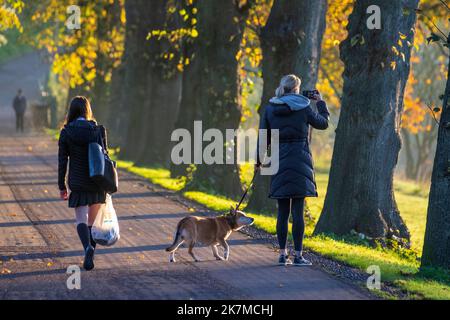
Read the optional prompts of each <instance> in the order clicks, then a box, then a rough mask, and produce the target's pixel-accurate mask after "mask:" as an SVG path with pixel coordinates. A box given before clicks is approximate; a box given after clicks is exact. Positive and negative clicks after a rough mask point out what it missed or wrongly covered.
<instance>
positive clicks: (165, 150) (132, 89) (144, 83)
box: [122, 0, 181, 166]
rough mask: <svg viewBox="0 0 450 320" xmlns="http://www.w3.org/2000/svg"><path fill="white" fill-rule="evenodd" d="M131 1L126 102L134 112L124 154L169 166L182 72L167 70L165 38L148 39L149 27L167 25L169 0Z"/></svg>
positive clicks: (127, 156)
mask: <svg viewBox="0 0 450 320" xmlns="http://www.w3.org/2000/svg"><path fill="white" fill-rule="evenodd" d="M126 4H127V17H128V16H129V19H128V18H127V27H128V32H127V37H128V39H127V41H126V46H129V47H127V49H126V57H125V61H124V72H125V83H124V86H125V88H126V89H125V90H124V93H125V95H124V97H123V98H122V106H123V107H128V108H129V113H130V115H129V119H128V121H129V125H128V126H127V130H126V132H127V133H126V138H125V141H124V143H123V154H122V156H123V157H124V158H125V159H130V160H135V161H137V162H138V163H140V164H146V165H164V166H167V165H168V160H169V154H170V149H169V147H170V144H169V141H170V133H171V131H172V129H173V124H174V122H175V119H176V113H177V110H178V106H179V96H180V89H181V87H180V82H179V78H178V75H177V74H175V73H174V74H173V75H172V76H168V75H167V73H166V72H165V66H164V65H165V64H166V63H167V61H164V60H163V59H162V58H161V54H162V53H164V50H165V49H166V48H165V44H164V43H163V41H162V40H158V39H150V40H147V34H148V32H149V31H151V30H161V29H164V28H165V27H166V25H165V23H166V16H167V14H166V5H167V2H166V1H164V0H154V1H144V0H140V1H135V2H126ZM128 23H129V24H128Z"/></svg>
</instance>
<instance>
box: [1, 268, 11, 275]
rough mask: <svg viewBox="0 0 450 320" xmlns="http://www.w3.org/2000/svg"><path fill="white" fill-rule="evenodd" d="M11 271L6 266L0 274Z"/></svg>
mask: <svg viewBox="0 0 450 320" xmlns="http://www.w3.org/2000/svg"><path fill="white" fill-rule="evenodd" d="M11 272H12V271H11V270H9V269H7V268H3V269H2V272H1V274H10V273H11Z"/></svg>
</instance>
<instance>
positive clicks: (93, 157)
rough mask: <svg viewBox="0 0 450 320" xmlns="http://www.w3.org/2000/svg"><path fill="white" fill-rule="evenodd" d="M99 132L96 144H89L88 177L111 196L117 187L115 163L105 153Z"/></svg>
mask: <svg viewBox="0 0 450 320" xmlns="http://www.w3.org/2000/svg"><path fill="white" fill-rule="evenodd" d="M101 132H102V131H101V130H99V134H98V136H97V137H98V139H97V141H96V142H91V143H89V177H90V178H91V179H92V180H93V181H94V182H95V183H96V184H97V185H98V186H99V187H100V188H101V189H102V190H103V191H105V192H107V193H109V194H112V193H115V192H117V189H118V187H119V179H118V175H117V168H116V162H115V161H113V160H111V159H110V158H109V156H108V154H107V153H106V149H105V146H104V144H103V137H102V134H101ZM98 141H100V143H98Z"/></svg>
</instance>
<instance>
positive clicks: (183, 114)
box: [177, 0, 251, 198]
mask: <svg viewBox="0 0 450 320" xmlns="http://www.w3.org/2000/svg"><path fill="white" fill-rule="evenodd" d="M250 2H251V1H249V2H246V3H244V4H243V6H242V2H241V1H235V0H224V1H199V2H198V33H199V36H198V38H197V39H196V40H195V46H194V52H195V57H194V61H193V65H191V66H189V68H188V69H187V70H186V71H185V73H184V75H183V76H184V81H183V95H182V102H181V105H182V108H181V109H180V115H179V117H178V118H179V121H178V122H177V128H186V129H188V130H191V133H192V132H193V131H192V126H193V121H194V120H201V121H202V122H203V131H205V130H207V129H209V128H215V129H218V130H219V131H220V132H221V133H222V134H223V137H224V138H225V130H226V129H237V128H238V127H239V123H240V119H241V110H240V106H239V90H238V61H237V60H236V55H237V53H238V51H239V49H240V44H241V40H242V34H243V28H244V27H245V22H246V17H247V15H248V10H249V8H248V6H249V4H250ZM186 81H188V82H189V84H187V86H186V87H185V86H184V84H186ZM224 140H225V139H224ZM205 145H206V144H205ZM205 145H204V146H205ZM223 150H224V154H225V150H226V143H225V141H224V144H223ZM187 188H188V189H201V190H215V192H217V193H219V194H223V195H227V196H230V197H232V198H235V197H237V196H238V195H240V193H241V187H240V180H239V173H238V166H237V164H236V163H235V164H212V165H207V164H204V163H203V164H197V166H196V171H195V173H194V175H193V179H192V181H190V183H189V184H188V186H187Z"/></svg>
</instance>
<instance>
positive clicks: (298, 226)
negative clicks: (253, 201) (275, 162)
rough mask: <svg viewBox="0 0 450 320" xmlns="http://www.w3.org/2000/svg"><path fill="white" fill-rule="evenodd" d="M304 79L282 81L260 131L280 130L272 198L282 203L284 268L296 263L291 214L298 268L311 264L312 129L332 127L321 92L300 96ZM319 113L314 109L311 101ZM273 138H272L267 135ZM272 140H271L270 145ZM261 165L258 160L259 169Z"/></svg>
mask: <svg viewBox="0 0 450 320" xmlns="http://www.w3.org/2000/svg"><path fill="white" fill-rule="evenodd" d="M300 86H301V80H300V78H299V77H297V76H296V75H292V74H291V75H287V76H284V77H283V78H282V79H281V82H280V86H279V87H278V88H277V89H276V91H275V97H273V98H272V99H270V102H269V104H268V105H267V106H266V107H265V112H264V116H263V118H262V119H261V125H260V129H267V130H275V129H277V130H279V142H280V145H279V169H278V172H277V173H276V174H274V175H273V176H272V177H271V184H270V192H269V197H270V198H272V199H277V201H278V217H277V238H278V242H279V246H280V257H279V264H280V265H288V264H292V261H291V260H290V259H289V257H288V252H287V246H286V244H287V236H288V225H289V215H290V214H292V218H293V225H292V237H293V239H294V247H295V256H294V262H293V264H294V265H297V266H305V265H311V262H309V261H308V260H306V259H305V258H304V257H303V252H302V251H303V236H304V231H305V223H304V217H303V211H304V203H305V198H306V197H317V187H316V182H315V179H314V167H313V161H312V154H311V151H310V149H309V142H308V141H309V131H310V130H309V129H310V126H312V127H313V128H315V129H319V130H325V129H327V128H328V118H329V115H330V113H329V112H328V109H327V106H326V103H325V101H323V100H322V96H321V95H320V93H319V92H318V91H317V90H314V91H308V92H306V94H307V95H308V96H309V97H310V98H308V97H306V96H304V95H301V94H300ZM310 99H311V100H312V101H313V102H314V103H315V104H316V106H317V109H318V113H316V112H315V111H313V109H312V108H311V100H310ZM267 136H268V137H270V135H267ZM269 144H270V141H267V145H269ZM260 165H261V162H260V160H259V158H258V162H257V164H256V166H257V167H259V166H260Z"/></svg>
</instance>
